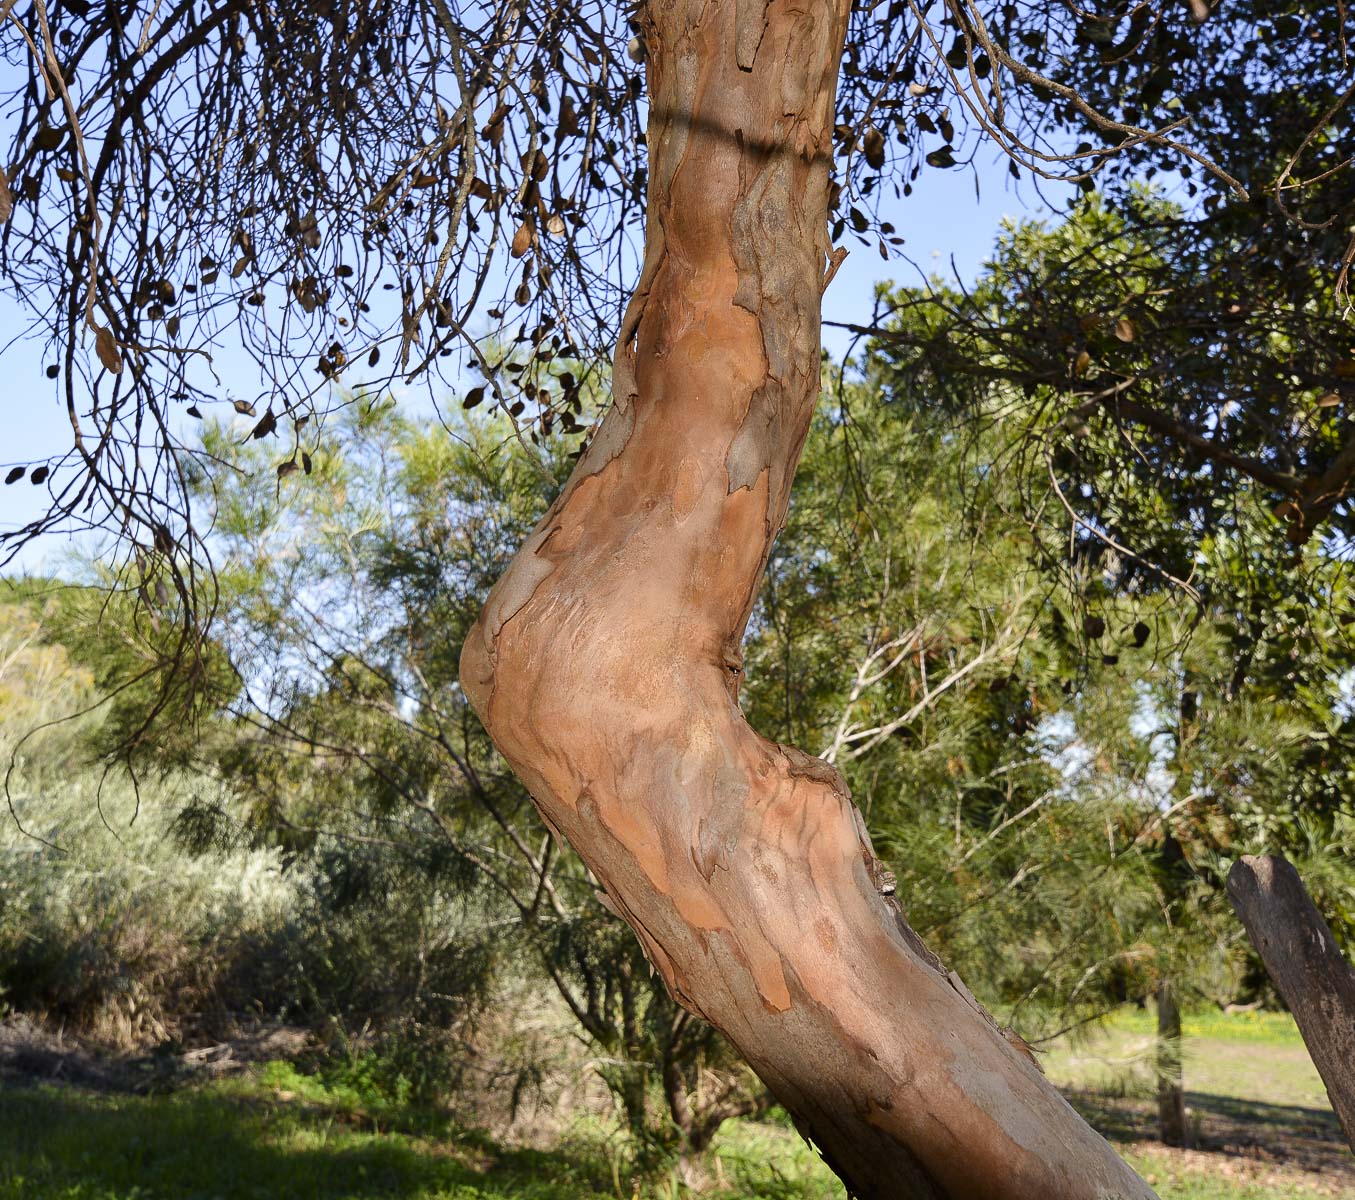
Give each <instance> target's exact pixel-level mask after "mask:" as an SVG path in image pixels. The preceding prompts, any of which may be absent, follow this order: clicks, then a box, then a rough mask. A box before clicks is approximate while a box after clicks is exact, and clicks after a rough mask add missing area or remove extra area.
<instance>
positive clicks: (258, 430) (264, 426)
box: [249, 408, 278, 441]
mask: <svg viewBox="0 0 1355 1200" xmlns="http://www.w3.org/2000/svg"><path fill="white" fill-rule="evenodd" d="M277 427H278V419H277V417H275V416H274V415H273V410H272V409H271V408H270V409H269V410H268V411H267V412H266V413H264V415H263V416H262V417H261V418H260V419H259V423H258V424H257V425H256V426H254V429H253V431H252V432H251V433H250V435H249V436H250V437H252V438H253V439H254V440H255V441H258V440H259V439H260V438H266V437H267V436H268V435H269V434H270V433H272V432H273V431H274V430H276V429H277Z"/></svg>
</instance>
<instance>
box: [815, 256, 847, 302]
mask: <svg viewBox="0 0 1355 1200" xmlns="http://www.w3.org/2000/svg"><path fill="white" fill-rule="evenodd" d="M848 253H849V251H848V250H847V247H846V246H838V247H837V248H836V249H835V250H834V251H833V252H832V254H830V255H829V256H828V270H827V271H826V272H825V273H824V276H823V283H822V284H821V285H820V287H819V295H820V296H822V295H823V294H824V292H826V291H827V290H828V285H829V284H830V283H832V282H833V276H834V275H836V274H837V269H838V268H839V267H840V266H842V264H843V263H844V262H845V261H846V260H847V255H848Z"/></svg>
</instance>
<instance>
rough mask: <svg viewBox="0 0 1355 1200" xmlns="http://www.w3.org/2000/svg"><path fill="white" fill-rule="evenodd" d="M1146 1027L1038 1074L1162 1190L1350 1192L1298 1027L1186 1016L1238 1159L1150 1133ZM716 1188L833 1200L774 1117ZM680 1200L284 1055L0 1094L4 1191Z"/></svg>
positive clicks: (603, 1156)
mask: <svg viewBox="0 0 1355 1200" xmlns="http://www.w3.org/2000/svg"><path fill="white" fill-rule="evenodd" d="M1150 1034H1151V1026H1150V1024H1149V1018H1148V1017H1146V1016H1143V1015H1141V1014H1126V1015H1123V1016H1121V1017H1119V1018H1117V1019H1116V1020H1115V1021H1114V1022H1112V1023H1111V1024H1110V1025H1109V1026H1107V1027H1106V1028H1104V1029H1102V1030H1100V1031H1097V1032H1096V1033H1094V1034H1093V1035H1092V1036H1091V1037H1089V1038H1086V1037H1084V1038H1082V1039H1079V1040H1078V1041H1077V1042H1076V1043H1065V1044H1062V1045H1058V1046H1055V1047H1054V1049H1053V1050H1052V1051H1051V1053H1050V1054H1049V1055H1048V1056H1047V1060H1046V1065H1047V1067H1048V1069H1049V1072H1050V1075H1051V1077H1053V1078H1055V1079H1056V1080H1057V1081H1059V1082H1061V1083H1063V1084H1068V1085H1075V1086H1080V1088H1081V1089H1082V1090H1080V1091H1078V1092H1077V1100H1076V1102H1077V1103H1079V1105H1080V1106H1081V1107H1083V1108H1084V1110H1086V1111H1088V1112H1089V1114H1090V1115H1091V1116H1092V1118H1093V1119H1094V1120H1096V1121H1097V1122H1098V1123H1099V1124H1101V1125H1102V1127H1103V1128H1105V1129H1107V1131H1108V1132H1109V1133H1110V1135H1111V1136H1112V1137H1113V1138H1115V1139H1116V1141H1117V1144H1118V1145H1119V1146H1120V1148H1121V1150H1122V1151H1123V1152H1124V1153H1125V1155H1126V1157H1127V1158H1129V1160H1130V1161H1131V1162H1132V1163H1133V1164H1134V1166H1135V1167H1136V1168H1137V1169H1138V1170H1140V1171H1141V1172H1142V1173H1143V1174H1144V1175H1145V1176H1146V1177H1147V1178H1148V1179H1149V1181H1150V1182H1152V1183H1153V1184H1154V1186H1155V1187H1156V1188H1157V1190H1158V1192H1159V1194H1160V1195H1161V1196H1162V1198H1163V1200H1290V1198H1291V1197H1301V1196H1309V1195H1316V1196H1336V1197H1346V1198H1347V1200H1355V1187H1353V1186H1351V1183H1352V1181H1355V1170H1351V1171H1350V1172H1349V1173H1348V1174H1347V1175H1346V1176H1345V1177H1344V1178H1343V1176H1342V1172H1341V1167H1342V1162H1341V1151H1340V1150H1339V1147H1338V1146H1336V1145H1335V1143H1333V1141H1332V1131H1333V1128H1334V1122H1333V1121H1332V1118H1331V1116H1330V1112H1329V1111H1327V1110H1326V1107H1325V1101H1323V1102H1322V1103H1321V1104H1320V1105H1319V1104H1318V1103H1317V1101H1316V1100H1315V1098H1314V1093H1313V1085H1314V1081H1315V1080H1316V1075H1315V1074H1314V1073H1313V1072H1312V1068H1311V1066H1310V1065H1305V1064H1306V1056H1305V1057H1303V1060H1302V1061H1301V1062H1300V1061H1299V1060H1298V1058H1297V1057H1296V1055H1295V1053H1294V1051H1295V1050H1296V1049H1297V1051H1298V1052H1299V1054H1301V1052H1302V1044H1301V1043H1299V1042H1297V1033H1296V1032H1295V1031H1294V1030H1293V1027H1292V1023H1291V1022H1288V1021H1287V1019H1283V1020H1282V1019H1277V1018H1274V1017H1254V1016H1250V1015H1244V1016H1241V1017H1229V1018H1220V1017H1209V1018H1201V1019H1199V1020H1197V1021H1194V1022H1188V1023H1187V1034H1188V1037H1190V1038H1191V1041H1190V1042H1189V1043H1188V1047H1189V1049H1188V1053H1187V1072H1188V1081H1189V1083H1190V1087H1191V1096H1192V1100H1191V1102H1192V1105H1193V1106H1195V1107H1196V1108H1197V1109H1200V1108H1201V1107H1203V1110H1204V1113H1205V1117H1206V1121H1207V1122H1213V1123H1214V1124H1215V1125H1217V1127H1218V1128H1234V1127H1235V1128H1236V1129H1238V1130H1242V1131H1243V1132H1244V1133H1248V1131H1250V1132H1251V1133H1255V1132H1258V1131H1259V1132H1260V1133H1261V1134H1262V1135H1263V1136H1260V1137H1259V1139H1253V1141H1255V1142H1256V1145H1255V1146H1251V1144H1250V1143H1249V1142H1247V1138H1246V1137H1243V1143H1246V1144H1241V1143H1240V1145H1239V1148H1238V1149H1236V1150H1234V1149H1233V1148H1231V1147H1224V1148H1222V1149H1220V1148H1217V1147H1215V1148H1214V1149H1211V1150H1206V1151H1196V1152H1188V1153H1182V1152H1177V1151H1168V1150H1165V1149H1163V1148H1160V1147H1155V1146H1153V1145H1152V1144H1150V1142H1148V1141H1146V1140H1145V1130H1144V1128H1143V1127H1142V1126H1143V1124H1144V1122H1145V1121H1146V1120H1147V1117H1146V1116H1145V1111H1146V1110H1145V1104H1144V1102H1143V1101H1142V1100H1141V1099H1140V1098H1139V1096H1137V1095H1136V1092H1138V1091H1140V1090H1141V1088H1142V1086H1143V1078H1141V1077H1140V1074H1139V1073H1140V1071H1141V1067H1142V1065H1141V1063H1139V1062H1138V1061H1137V1057H1136V1056H1137V1055H1138V1049H1137V1048H1139V1047H1140V1044H1141V1043H1142V1042H1143V1040H1144V1039H1145V1038H1146V1037H1148V1036H1149V1035H1150ZM1138 1057H1141V1056H1138ZM1089 1084H1096V1085H1098V1086H1099V1087H1100V1088H1101V1089H1102V1091H1100V1092H1093V1091H1090V1090H1087V1085H1089ZM1317 1086H1318V1088H1319V1089H1320V1084H1318V1085H1317ZM1319 1094H1320V1093H1319ZM1216 1110H1217V1111H1216ZM1228 1122H1232V1124H1231V1125H1228ZM1305 1122H1306V1124H1305ZM1305 1138H1306V1139H1307V1141H1306V1142H1305V1141H1304V1139H1305ZM1249 1146H1251V1148H1249ZM1275 1146H1280V1147H1282V1149H1281V1151H1279V1152H1277V1151H1276V1150H1275V1149H1274V1147H1275ZM1305 1147H1306V1149H1305ZM1315 1147H1316V1148H1317V1149H1314V1148H1315ZM1319 1151H1320V1152H1319ZM1346 1158H1347V1160H1348V1158H1349V1156H1348V1155H1347V1156H1346ZM710 1190H711V1191H712V1192H714V1193H717V1194H719V1195H720V1196H722V1197H726V1198H728V1200H842V1197H843V1195H844V1193H843V1190H842V1188H841V1186H840V1185H839V1184H838V1183H837V1181H836V1180H835V1179H833V1177H832V1176H831V1175H830V1174H829V1172H828V1171H827V1170H826V1169H825V1168H824V1167H823V1165H822V1164H821V1163H820V1162H819V1161H818V1160H817V1158H816V1157H815V1156H814V1155H813V1154H812V1152H810V1151H809V1150H808V1149H807V1148H806V1147H805V1146H804V1144H803V1143H802V1142H801V1141H800V1139H799V1138H798V1137H797V1136H796V1135H795V1133H794V1132H793V1131H792V1130H791V1129H790V1128H789V1127H788V1126H787V1125H786V1124H784V1123H777V1122H775V1121H770V1122H757V1123H754V1122H741V1123H737V1124H732V1125H730V1126H727V1127H726V1130H725V1131H724V1133H723V1134H722V1137H721V1138H720V1140H719V1143H718V1145H717V1154H716V1159H715V1161H714V1163H713V1164H712V1177H711V1188H710ZM680 1193H681V1189H680V1188H678V1186H677V1185H676V1183H674V1182H673V1181H672V1180H671V1179H667V1180H665V1179H660V1180H658V1181H650V1182H648V1183H646V1184H644V1185H643V1186H637V1185H636V1183H635V1182H634V1180H633V1179H632V1178H631V1174H630V1171H629V1170H628V1168H627V1165H626V1158H625V1151H624V1142H623V1141H622V1139H620V1138H619V1137H618V1136H617V1135H616V1134H615V1133H614V1132H611V1131H609V1130H608V1129H607V1128H605V1127H603V1126H601V1125H599V1124H598V1123H596V1122H591V1123H590V1122H585V1121H580V1122H578V1123H576V1125H575V1126H574V1127H573V1131H572V1133H571V1134H570V1135H569V1136H567V1137H566V1138H565V1139H564V1140H563V1141H562V1142H561V1143H560V1144H558V1145H557V1146H555V1147H553V1148H552V1149H551V1150H550V1151H549V1152H543V1151H538V1150H529V1149H522V1148H512V1147H507V1146H503V1145H499V1144H497V1143H495V1142H494V1141H492V1140H490V1139H488V1138H486V1137H484V1136H483V1135H479V1134H470V1133H466V1132H463V1131H458V1130H455V1129H452V1128H450V1127H448V1126H446V1124H445V1123H440V1122H438V1121H436V1120H435V1119H433V1118H430V1117H428V1116H427V1115H424V1116H419V1115H418V1114H410V1113H405V1112H401V1111H398V1110H395V1109H391V1108H387V1107H384V1106H382V1105H381V1104H380V1103H379V1102H375V1103H374V1102H372V1101H370V1100H367V1099H365V1098H364V1097H363V1096H361V1095H359V1094H358V1093H356V1092H354V1091H353V1090H351V1089H348V1088H345V1087H342V1086H338V1085H335V1086H326V1085H325V1084H323V1083H321V1082H319V1081H318V1080H317V1079H315V1078H313V1077H309V1076H304V1075H301V1074H299V1073H298V1072H296V1071H295V1070H294V1069H293V1068H292V1067H290V1066H288V1065H286V1064H280V1063H275V1064H269V1065H268V1066H265V1067H262V1068H258V1069H256V1070H254V1071H253V1072H252V1073H250V1074H248V1075H245V1076H240V1077H236V1078H234V1079H229V1080H220V1081H216V1082H212V1083H206V1084H202V1085H199V1086H195V1087H190V1088H185V1089H183V1090H180V1091H176V1092H173V1093H170V1094H166V1095H159V1096H135V1095H111V1094H101V1093H94V1092H88V1091H83V1090H80V1089H76V1088H68V1087H53V1086H42V1087H13V1086H11V1087H4V1086H0V1200H368V1198H376V1197H382V1198H390V1200H497V1198H500V1197H502V1198H505V1200H506V1198H509V1197H512V1198H514V1200H594V1198H596V1200H604V1198H609V1200H674V1198H675V1197H676V1196H677V1195H679V1194H680Z"/></svg>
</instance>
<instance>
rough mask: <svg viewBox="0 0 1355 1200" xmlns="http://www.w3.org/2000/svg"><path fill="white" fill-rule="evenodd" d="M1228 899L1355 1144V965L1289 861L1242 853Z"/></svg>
mask: <svg viewBox="0 0 1355 1200" xmlns="http://www.w3.org/2000/svg"><path fill="white" fill-rule="evenodd" d="M1228 899H1229V900H1231V901H1232V902H1233V909H1234V911H1235V912H1236V913H1237V915H1238V916H1239V917H1240V918H1241V919H1242V924H1243V925H1245V926H1246V929H1247V937H1248V938H1250V939H1251V944H1252V945H1253V946H1254V947H1255V948H1256V953H1257V954H1259V955H1260V956H1261V961H1262V962H1263V963H1265V966H1266V972H1267V973H1268V974H1269V975H1270V979H1271V982H1272V983H1274V985H1275V988H1276V990H1277V991H1278V992H1279V993H1280V995H1281V996H1283V997H1284V1002H1285V1003H1286V1004H1287V1005H1289V1008H1290V1011H1291V1012H1292V1013H1293V1014H1294V1020H1295V1021H1297V1022H1298V1026H1299V1032H1300V1033H1301V1034H1303V1041H1304V1043H1305V1044H1306V1045H1307V1047H1308V1053H1309V1055H1311V1057H1312V1060H1313V1065H1314V1066H1316V1067H1317V1073H1318V1074H1319V1075H1321V1076H1322V1082H1323V1083H1324V1084H1326V1085H1327V1095H1328V1096H1329V1097H1331V1106H1332V1108H1333V1109H1335V1110H1336V1115H1337V1117H1338V1118H1339V1119H1340V1122H1341V1128H1342V1129H1343V1130H1344V1131H1345V1135H1346V1141H1347V1142H1349V1143H1350V1148H1351V1149H1352V1150H1355V971H1352V970H1351V968H1350V964H1349V963H1347V962H1346V960H1345V959H1344V958H1342V957H1341V951H1340V949H1339V948H1338V947H1337V945H1336V939H1335V938H1334V937H1332V933H1331V928H1330V927H1329V926H1328V925H1327V922H1326V921H1324V920H1323V919H1322V914H1321V913H1319V912H1318V911H1317V909H1316V907H1315V906H1314V905H1313V902H1312V900H1310V899H1309V898H1308V891H1307V889H1306V888H1305V887H1304V886H1303V880H1301V879H1300V878H1299V873H1298V872H1297V871H1296V870H1294V868H1293V866H1292V865H1291V864H1290V863H1289V862H1288V861H1287V860H1285V859H1283V858H1280V857H1278V856H1277V857H1265V858H1253V857H1251V856H1247V857H1245V858H1240V859H1238V860H1237V862H1235V863H1234V864H1233V868H1232V870H1231V871H1229V872H1228Z"/></svg>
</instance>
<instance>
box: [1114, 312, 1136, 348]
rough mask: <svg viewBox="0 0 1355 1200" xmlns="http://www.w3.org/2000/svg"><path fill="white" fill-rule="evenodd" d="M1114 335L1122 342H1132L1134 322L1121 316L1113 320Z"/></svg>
mask: <svg viewBox="0 0 1355 1200" xmlns="http://www.w3.org/2000/svg"><path fill="white" fill-rule="evenodd" d="M1115 336H1116V337H1117V338H1119V339H1120V341H1122V342H1132V341H1133V340H1134V322H1133V321H1131V320H1130V319H1129V318H1128V317H1121V318H1120V319H1119V320H1118V321H1116V322H1115Z"/></svg>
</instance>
